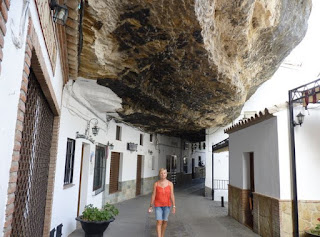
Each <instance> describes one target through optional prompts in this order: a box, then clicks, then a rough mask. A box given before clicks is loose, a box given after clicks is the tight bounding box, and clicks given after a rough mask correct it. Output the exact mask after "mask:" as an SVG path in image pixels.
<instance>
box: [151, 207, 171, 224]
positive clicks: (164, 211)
mask: <svg viewBox="0 0 320 237" xmlns="http://www.w3.org/2000/svg"><path fill="white" fill-rule="evenodd" d="M155 213H156V219H157V221H162V220H163V221H168V217H169V213H170V207H155Z"/></svg>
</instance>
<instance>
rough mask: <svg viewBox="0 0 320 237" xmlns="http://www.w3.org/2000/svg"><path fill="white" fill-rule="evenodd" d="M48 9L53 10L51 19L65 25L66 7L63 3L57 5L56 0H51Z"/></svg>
mask: <svg viewBox="0 0 320 237" xmlns="http://www.w3.org/2000/svg"><path fill="white" fill-rule="evenodd" d="M50 9H51V10H52V11H54V14H53V21H54V22H56V23H58V24H60V25H65V24H66V22H67V19H68V7H67V6H66V5H65V4H63V5H59V4H58V3H57V0H51V1H50Z"/></svg>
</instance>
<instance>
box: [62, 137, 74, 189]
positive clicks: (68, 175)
mask: <svg viewBox="0 0 320 237" xmlns="http://www.w3.org/2000/svg"><path fill="white" fill-rule="evenodd" d="M75 144H76V141H75V140H73V139H70V138H68V141H67V153H66V164H65V168H64V184H65V185H66V184H71V183H72V180H73V165H74V148H75Z"/></svg>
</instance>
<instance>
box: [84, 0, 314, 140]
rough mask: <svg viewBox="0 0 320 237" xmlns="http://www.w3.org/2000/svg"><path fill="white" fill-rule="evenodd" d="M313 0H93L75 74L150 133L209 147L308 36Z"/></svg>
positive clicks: (88, 5)
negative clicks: (208, 137) (211, 130)
mask: <svg viewBox="0 0 320 237" xmlns="http://www.w3.org/2000/svg"><path fill="white" fill-rule="evenodd" d="M310 11H311V0H307V1H305V0H290V1H287V0H235V1H225V0H184V1H154V0H130V1H129V0H121V1H119V0H100V1H97V0H88V1H86V2H85V7H84V15H83V22H82V29H83V42H82V45H83V47H82V51H81V54H80V60H79V61H80V64H79V71H78V75H79V76H81V77H83V78H87V79H96V80H97V83H98V84H99V85H101V86H106V87H108V88H110V89H111V90H112V91H113V92H114V93H116V94H117V95H118V96H119V97H120V98H121V99H122V108H121V109H118V110H117V113H118V115H119V116H120V118H121V119H122V120H123V121H125V122H128V123H130V124H132V125H135V126H138V127H140V128H143V129H145V130H146V131H148V132H156V133H162V134H167V135H172V136H179V137H182V138H186V139H188V140H193V141H198V140H203V139H204V129H205V128H208V127H215V126H223V125H226V124H228V123H230V122H231V121H232V120H233V119H234V118H236V117H237V116H238V115H239V113H240V111H241V108H242V106H243V104H244V102H245V101H246V100H247V99H248V98H249V97H250V96H251V95H252V94H253V93H254V92H255V90H256V89H257V88H258V87H259V85H261V84H262V83H263V82H265V81H266V80H268V79H269V78H270V77H271V76H272V75H273V74H274V72H275V71H276V70H277V68H278V67H279V65H280V64H281V62H282V60H283V59H284V58H285V57H286V56H287V55H288V54H289V53H290V52H291V50H292V49H293V48H294V47H295V46H296V45H297V44H298V43H299V42H300V41H301V40H302V38H303V37H304V35H305V33H306V30H307V21H308V18H309V14H310Z"/></svg>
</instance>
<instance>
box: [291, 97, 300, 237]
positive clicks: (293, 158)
mask: <svg viewBox="0 0 320 237" xmlns="http://www.w3.org/2000/svg"><path fill="white" fill-rule="evenodd" d="M289 113H290V114H289V116H290V119H289V123H290V143H291V144H290V147H291V173H292V192H293V209H294V213H293V217H294V231H295V232H294V236H295V237H299V213H298V194H297V169H296V149H295V138H294V125H293V123H294V122H293V103H292V91H289Z"/></svg>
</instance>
